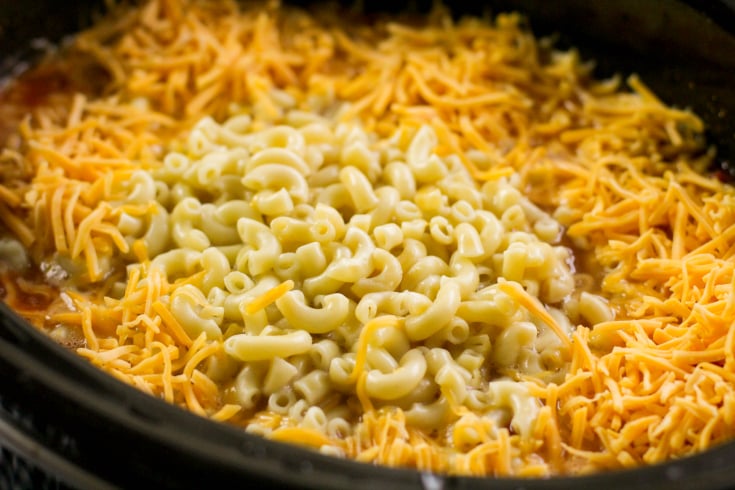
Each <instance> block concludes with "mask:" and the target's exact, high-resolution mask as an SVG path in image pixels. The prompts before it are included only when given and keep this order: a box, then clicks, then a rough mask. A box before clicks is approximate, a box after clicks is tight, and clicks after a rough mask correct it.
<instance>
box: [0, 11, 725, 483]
mask: <svg viewBox="0 0 735 490" xmlns="http://www.w3.org/2000/svg"><path fill="white" fill-rule="evenodd" d="M445 3H446V4H447V5H449V6H450V7H451V8H452V10H453V11H454V12H457V13H462V12H465V13H478V14H479V13H482V12H483V11H484V10H486V9H487V8H488V7H489V8H490V11H491V12H501V11H507V10H519V11H521V12H523V13H525V14H526V15H527V16H528V18H529V20H530V24H531V26H532V28H533V29H534V31H535V32H536V33H537V34H539V35H545V34H552V33H556V34H558V35H559V46H560V47H568V46H577V47H578V48H579V49H580V51H581V53H582V55H583V57H585V58H594V59H595V60H596V61H597V65H596V70H597V74H598V75H600V76H607V75H611V74H612V73H615V72H620V73H623V74H626V73H632V72H636V73H638V74H639V75H640V76H641V78H642V79H643V80H644V82H645V83H646V84H648V85H649V86H650V87H651V88H653V90H654V91H655V92H656V93H657V94H659V95H660V96H661V97H662V98H663V100H664V101H666V102H667V103H671V104H674V105H676V106H679V107H690V108H692V109H693V110H694V111H695V112H696V113H698V114H699V115H700V116H701V117H702V118H703V119H704V121H705V122H706V124H707V126H708V128H709V133H708V137H709V139H710V142H711V143H713V144H716V145H717V146H718V148H719V151H718V157H717V159H716V162H715V165H716V167H717V168H716V169H714V170H718V171H719V172H718V174H719V177H720V178H728V175H729V177H730V178H733V177H735V0H719V1H714V0H700V1H696V0H689V1H677V0H660V1H653V0H648V1H643V0H602V1H594V0H592V1H590V0H566V1H554V2H550V1H546V0H485V1H484V2H472V1H454V2H445ZM104 4H105V2H104V1H103V0H98V1H95V0H77V1H65V2H60V1H56V0H24V1H22V2H21V1H17V0H0V77H2V76H7V75H8V74H10V73H11V72H12V71H13V70H14V69H15V68H16V67H17V66H18V64H19V63H20V62H26V61H29V60H30V61H32V60H33V59H34V58H35V57H36V56H37V55H38V54H39V52H38V48H37V47H38V46H39V44H42V43H38V42H34V39H39V38H43V39H47V40H50V41H52V42H53V41H58V40H59V39H60V38H62V37H63V36H64V35H67V34H70V33H73V32H75V31H77V30H78V29H80V28H82V27H84V26H86V25H89V24H90V23H91V22H92V21H93V19H94V17H95V15H96V14H99V13H100V12H102V11H103V10H104ZM363 4H365V5H366V7H365V8H366V9H368V10H375V11H378V10H380V11H396V10H406V9H413V10H418V11H422V10H427V9H428V8H429V7H430V4H431V1H430V0H415V1H402V0H398V1H390V2H389V1H385V0H379V1H377V2H376V1H372V2H371V1H365V2H363ZM730 162H733V163H732V164H731V163H730ZM225 486H228V487H240V488H270V487H272V488H315V489H352V490H358V489H361V488H365V489H375V488H380V489H381V490H389V489H394V488H395V489H399V488H400V489H407V488H416V489H426V490H450V489H457V490H458V489H474V488H478V489H479V488H493V489H497V490H501V489H528V490H531V489H575V488H600V489H602V488H605V489H607V488H625V489H628V490H633V489H666V490H675V489H701V490H704V489H711V490H714V489H724V488H735V442H732V443H729V444H725V445H722V446H719V447H715V448H713V449H711V450H709V451H708V452H706V453H704V454H700V455H696V456H693V457H689V458H685V459H681V460H677V461H671V462H669V463H666V464H662V465H657V466H652V467H646V468H640V469H636V470H631V471H617V472H611V473H604V474H598V475H594V476H585V477H575V478H551V479H545V480H519V479H480V478H464V477H445V476H439V475H433V474H428V473H420V472H416V471H410V470H400V469H391V468H384V467H375V466H369V465H364V464H358V463H354V462H351V461H344V460H339V459H335V458H330V457H326V456H322V455H320V454H317V453H316V452H313V451H309V450H306V449H301V448H298V447H295V446H291V445H284V444H281V443H277V442H273V441H268V440H265V439H262V438H259V437H256V436H252V435H249V434H246V433H244V432H243V431H241V430H238V429H236V428H233V427H229V426H226V425H223V424H217V423H214V422H210V421H208V420H205V419H203V418H200V417H198V416H195V415H193V414H191V413H188V412H185V411H183V410H180V409H178V408H176V407H174V406H170V405H167V404H166V403H164V402H163V401H160V400H158V399H154V398H152V397H149V396H147V395H144V394H143V393H141V392H139V391H137V390H135V389H134V388H132V387H130V386H127V385H124V384H122V383H121V382H118V381H117V380H115V379H113V378H112V377H109V376H107V375H106V374H104V373H103V372H101V371H99V370H97V369H96V368H94V367H92V366H91V365H90V364H88V363H87V361H85V360H83V359H82V358H80V357H77V356H76V355H75V354H73V353H71V352H68V351H66V350H64V349H63V348H61V347H60V346H58V345H56V344H55V343H53V342H52V341H51V340H49V339H48V338H46V337H45V336H44V335H43V334H41V333H40V332H38V331H36V330H34V329H33V328H31V327H30V326H29V325H28V324H27V323H25V322H24V321H23V320H22V319H20V318H19V317H18V316H17V315H15V314H14V313H13V312H11V311H10V310H9V309H8V308H7V307H6V306H5V305H4V304H1V303H0V489H5V488H33V489H37V488H54V489H65V488H80V489H86V488H89V489H104V488H116V487H122V488H218V487H225Z"/></svg>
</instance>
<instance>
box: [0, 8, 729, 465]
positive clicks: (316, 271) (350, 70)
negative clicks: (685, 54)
mask: <svg viewBox="0 0 735 490" xmlns="http://www.w3.org/2000/svg"><path fill="white" fill-rule="evenodd" d="M524 26H525V24H524V21H523V18H522V17H521V16H520V15H518V14H501V15H496V16H494V17H492V18H490V17H488V18H482V19H481V18H469V17H468V18H460V19H458V18H456V17H453V16H452V15H451V14H450V12H448V11H446V10H445V9H443V8H442V7H440V6H439V7H436V8H435V9H434V10H433V11H432V12H431V13H429V14H428V15H426V16H425V17H424V18H420V19H417V18H409V17H408V16H405V17H398V16H394V17H384V16H372V17H369V18H368V17H361V16H360V15H359V14H357V13H354V12H349V11H343V12H338V11H336V10H334V9H332V10H329V9H326V8H324V9H322V10H321V11H318V12H317V11H314V12H307V11H305V10H299V9H297V8H295V7H289V6H284V5H280V4H278V3H274V2H270V3H250V4H238V3H235V2H233V1H228V0H216V1H203V0H149V1H146V2H143V3H142V5H140V6H137V7H135V8H122V7H119V11H115V12H114V15H112V16H110V17H109V18H107V19H104V20H101V21H100V22H99V23H98V24H96V25H95V26H94V27H92V28H91V29H88V30H86V31H84V32H81V33H80V34H78V35H76V36H75V37H74V38H73V39H71V40H70V41H69V42H68V45H66V46H64V47H63V49H61V51H60V53H58V54H55V55H53V56H52V59H50V60H49V61H47V62H46V64H43V65H42V66H41V67H39V68H36V69H35V70H36V72H34V71H31V72H30V73H29V74H28V75H26V76H25V77H21V78H19V79H18V80H16V81H14V82H13V83H11V84H10V85H9V87H8V88H6V89H5V93H4V94H3V96H2V97H3V98H2V99H1V100H0V115H4V116H6V119H8V120H10V119H13V118H15V120H17V123H18V124H17V130H13V131H9V132H8V134H7V135H6V134H4V133H3V134H2V136H3V137H4V139H5V140H6V141H5V143H4V148H3V150H2V154H0V169H1V178H0V223H1V224H2V237H1V238H0V259H1V262H0V266H1V267H0V286H1V287H2V292H3V294H4V297H3V299H4V301H5V302H6V303H7V304H9V305H10V306H11V307H13V308H14V309H15V310H16V311H17V312H19V313H20V314H21V315H22V316H24V317H25V318H26V319H28V320H29V321H30V322H31V323H32V324H34V325H35V326H37V327H38V328H41V329H43V330H44V331H46V332H48V334H49V335H50V336H51V337H52V338H54V339H56V340H57V341H58V342H60V343H61V344H63V345H65V346H67V347H69V348H71V349H73V350H75V351H76V352H77V353H78V354H79V355H80V356H83V357H84V358H86V359H88V360H89V362H90V363H92V364H94V365H96V366H98V367H99V368H100V369H102V370H104V371H106V372H107V373H109V374H110V375H112V376H114V377H116V378H118V379H120V380H122V381H124V382H126V383H129V384H131V385H133V386H135V387H137V388H138V389H140V390H142V391H144V392H146V393H149V394H150V395H152V396H155V397H159V398H161V399H163V400H165V401H166V402H169V403H172V404H175V405H178V406H180V407H183V408H185V409H188V410H191V411H192V412H194V413H196V414H199V415H201V416H204V417H209V418H211V419H213V420H216V421H221V422H226V423H230V424H235V425H237V426H241V427H242V428H243V429H244V430H246V431H248V432H252V433H256V434H259V435H262V436H264V437H267V438H271V439H274V440H277V441H284V442H289V443H297V444H302V445H305V446H308V447H311V448H313V449H314V450H318V451H321V452H323V453H325V454H329V455H333V456H336V457H346V458H351V459H354V460H356V461H360V462H366V463H377V464H384V465H391V466H404V467H412V468H417V469H419V470H429V471H437V472H443V473H453V474H461V475H486V476H492V475H495V476H497V475H512V476H522V477H541V476H549V475H558V474H580V473H587V472H592V471H602V470H609V469H615V468H626V467H635V466H641V465H646V464H654V463H658V462H662V461H665V460H668V459H671V458H679V457H683V456H686V455H689V454H692V453H695V452H699V451H703V450H705V449H707V448H709V447H711V446H713V445H716V444H719V443H721V442H724V441H726V440H728V439H730V438H731V437H732V436H733V431H734V429H735V328H733V325H732V322H733V320H732V319H733V318H735V294H733V286H734V285H735V275H734V274H733V270H734V268H735V258H734V255H735V191H734V190H733V188H732V187H730V186H729V185H727V184H724V183H721V182H719V181H717V180H716V179H712V178H709V177H706V176H704V175H703V174H702V172H701V171H702V169H705V168H707V166H708V163H709V161H710V159H711V158H712V151H710V150H708V149H707V148H706V147H705V144H704V142H703V131H704V128H703V125H702V122H701V121H700V120H699V119H698V118H697V116H696V115H694V114H692V113H691V112H689V111H687V110H681V109H677V108H674V107H669V106H667V105H665V104H664V103H662V102H661V101H660V100H659V99H657V98H656V96H655V95H654V94H653V93H652V92H651V91H650V90H649V89H648V88H647V87H646V86H645V85H644V83H643V82H642V81H641V80H639V79H638V78H637V77H635V76H631V77H629V78H628V79H627V80H625V83H624V82H623V81H622V80H621V79H620V78H619V77H613V78H611V79H604V80H598V79H595V78H594V76H593V73H592V66H591V64H590V63H586V62H584V61H583V60H580V57H579V56H578V54H577V53H576V51H574V50H569V51H562V50H558V49H556V48H555V47H554V45H553V43H552V42H551V41H550V40H549V39H537V38H535V37H534V36H533V34H532V33H531V31H530V30H529V29H527V28H526V27H524ZM44 67H45V68H44ZM49 67H50V68H49ZM54 67H55V68H54ZM44 69H46V70H51V71H53V70H59V71H60V73H61V75H58V76H62V75H63V76H64V77H67V78H65V80H66V81H67V82H68V83H61V84H58V86H57V87H56V88H55V89H54V90H50V91H49V92H48V93H45V94H44V95H43V96H42V97H34V98H32V99H33V100H32V101H31V98H26V97H23V94H24V93H25V92H24V90H29V87H32V83H31V80H32V77H33V74H34V73H38V70H41V73H46V72H43V71H42V70H44ZM75 70H87V71H90V70H91V71H94V73H95V74H96V76H97V77H98V78H99V79H101V80H103V81H102V82H101V83H100V86H96V87H90V86H87V85H84V84H80V83H72V82H73V81H74V80H73V76H70V75H69V73H73V72H74V71H75ZM29 77H30V78H29ZM19 108H21V109H23V108H25V109H27V111H28V114H27V115H26V116H25V117H20V116H19V115H18V114H22V113H23V111H22V110H19ZM2 130H3V132H4V131H5V128H4V127H3V128H2Z"/></svg>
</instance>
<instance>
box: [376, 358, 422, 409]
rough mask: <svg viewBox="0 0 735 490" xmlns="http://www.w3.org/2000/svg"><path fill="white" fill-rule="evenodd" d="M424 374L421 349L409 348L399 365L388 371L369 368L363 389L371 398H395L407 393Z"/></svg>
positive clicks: (416, 384)
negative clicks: (383, 371)
mask: <svg viewBox="0 0 735 490" xmlns="http://www.w3.org/2000/svg"><path fill="white" fill-rule="evenodd" d="M424 374H426V359H425V358H424V355H423V354H422V353H421V351H419V350H417V349H413V350H410V351H408V352H406V354H405V355H404V356H403V357H402V358H401V362H400V365H399V367H398V368H397V369H396V370H395V371H393V372H390V373H382V372H380V371H379V370H377V369H373V370H371V371H370V372H369V373H368V375H367V380H366V381H365V389H366V391H367V393H368V395H369V396H370V397H372V398H377V399H380V400H395V399H396V398H401V397H403V396H406V395H408V394H409V393H410V392H411V391H412V390H413V389H414V388H416V387H417V386H418V384H419V382H421V380H422V379H423V377H424Z"/></svg>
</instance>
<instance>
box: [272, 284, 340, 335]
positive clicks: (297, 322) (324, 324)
mask: <svg viewBox="0 0 735 490" xmlns="http://www.w3.org/2000/svg"><path fill="white" fill-rule="evenodd" d="M276 306H277V307H278V309H279V310H280V312H281V314H283V316H284V318H286V320H287V321H288V323H289V324H290V325H291V326H293V327H295V328H299V329H302V330H306V331H307V332H309V333H314V334H323V333H327V332H331V331H332V330H334V329H335V328H337V327H339V326H340V325H342V324H343V323H344V322H345V320H347V315H348V314H349V312H350V300H349V299H347V297H346V296H345V295H343V294H341V293H334V294H328V295H326V296H323V297H322V298H321V307H320V308H314V307H311V306H309V305H307V304H306V300H305V298H304V293H302V292H301V291H289V292H287V293H286V294H284V295H283V296H281V297H280V298H278V299H277V300H276Z"/></svg>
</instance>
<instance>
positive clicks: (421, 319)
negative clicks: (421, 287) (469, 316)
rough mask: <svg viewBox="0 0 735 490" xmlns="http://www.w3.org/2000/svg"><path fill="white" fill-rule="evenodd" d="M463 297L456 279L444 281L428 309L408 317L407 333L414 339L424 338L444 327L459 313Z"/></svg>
mask: <svg viewBox="0 0 735 490" xmlns="http://www.w3.org/2000/svg"><path fill="white" fill-rule="evenodd" d="M461 300H462V298H461V296H460V287H459V284H457V282H456V281H453V280H451V279H445V280H443V281H442V283H441V285H440V287H439V292H438V293H437V295H436V299H435V300H434V302H433V303H432V304H431V306H429V307H428V308H427V309H426V311H424V312H423V313H420V314H418V315H416V316H410V317H408V318H406V333H407V334H408V338H409V339H411V340H412V341H418V340H424V339H426V338H428V337H430V336H432V335H433V334H435V333H436V332H438V331H439V330H441V329H442V327H444V326H445V325H446V324H447V323H449V321H450V320H451V319H452V318H453V317H454V315H455V314H456V313H457V309H458V308H459V304H460V302H461Z"/></svg>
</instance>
